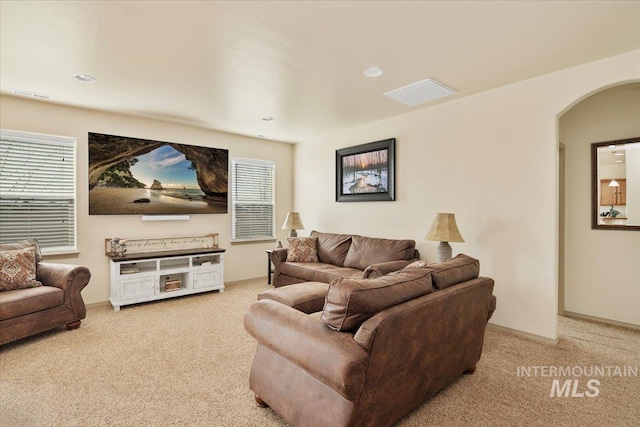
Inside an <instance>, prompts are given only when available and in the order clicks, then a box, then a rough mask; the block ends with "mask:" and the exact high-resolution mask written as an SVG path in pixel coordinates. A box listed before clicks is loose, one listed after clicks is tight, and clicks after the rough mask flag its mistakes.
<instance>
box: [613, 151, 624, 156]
mask: <svg viewBox="0 0 640 427" xmlns="http://www.w3.org/2000/svg"><path fill="white" fill-rule="evenodd" d="M614 154H615V155H616V156H624V151H623V152H622V153H616V152H615V151H614Z"/></svg>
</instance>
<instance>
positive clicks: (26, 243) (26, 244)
mask: <svg viewBox="0 0 640 427" xmlns="http://www.w3.org/2000/svg"><path fill="white" fill-rule="evenodd" d="M24 248H33V249H35V253H36V264H37V263H39V262H40V261H42V252H40V244H39V243H38V241H37V240H36V239H27V240H21V241H19V242H16V243H2V244H0V251H15V250H16V249H24Z"/></svg>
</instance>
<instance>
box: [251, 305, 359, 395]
mask: <svg viewBox="0 0 640 427" xmlns="http://www.w3.org/2000/svg"><path fill="white" fill-rule="evenodd" d="M244 328H245V329H246V331H247V332H248V333H249V334H250V335H251V336H252V337H254V338H255V339H256V340H257V341H258V343H259V344H261V345H263V346H265V347H267V348H269V349H270V350H272V351H274V352H275V353H277V354H279V355H280V356H282V357H284V358H285V359H287V360H288V361H289V362H291V363H293V364H295V365H296V366H298V367H299V368H301V369H303V370H304V371H306V372H307V373H309V374H310V375H311V376H313V377H314V378H316V379H317V380H319V381H321V382H322V383H324V384H326V385H327V386H329V387H331V388H332V389H333V390H336V391H337V392H338V393H340V394H341V395H342V396H344V397H345V398H347V399H350V400H354V399H356V398H357V397H358V396H359V395H360V391H361V390H362V387H363V385H364V379H365V373H366V366H367V361H368V359H369V355H368V353H367V352H366V351H365V350H364V349H363V348H362V347H360V345H358V344H357V343H356V342H355V341H354V339H353V334H350V333H344V332H336V331H333V330H331V329H329V328H328V327H327V326H326V325H325V324H324V323H323V322H321V321H319V320H317V319H313V318H311V317H309V316H308V315H306V314H305V313H302V312H300V311H298V310H295V309H293V308H291V307H287V306H286V305H284V304H281V303H279V302H276V301H272V300H261V301H258V302H255V303H253V304H251V305H250V306H249V308H248V309H247V311H246V313H245V315H244ZM265 369H266V368H265Z"/></svg>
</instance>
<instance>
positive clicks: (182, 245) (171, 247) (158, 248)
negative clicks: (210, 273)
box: [105, 233, 218, 257]
mask: <svg viewBox="0 0 640 427" xmlns="http://www.w3.org/2000/svg"><path fill="white" fill-rule="evenodd" d="M217 247H218V233H211V234H206V235H202V236H182V237H151V238H142V237H136V238H126V239H122V238H119V237H112V238H111V239H105V254H106V255H108V256H110V257H114V256H115V257H122V256H126V255H128V254H138V253H147V252H166V251H179V250H184V249H198V250H200V249H215V248H217Z"/></svg>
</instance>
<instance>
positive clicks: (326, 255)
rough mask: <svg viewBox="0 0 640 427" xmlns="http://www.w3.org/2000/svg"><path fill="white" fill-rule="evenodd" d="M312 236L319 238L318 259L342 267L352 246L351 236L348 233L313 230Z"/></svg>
mask: <svg viewBox="0 0 640 427" xmlns="http://www.w3.org/2000/svg"><path fill="white" fill-rule="evenodd" d="M310 236H311V237H317V238H318V259H319V260H320V262H326V263H327V264H333V265H337V266H338V267H342V266H343V265H344V259H345V258H346V257H347V252H348V251H349V247H350V246H351V236H350V235H348V234H332V233H320V232H319V231H315V230H313V231H312V232H311V234H310Z"/></svg>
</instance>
